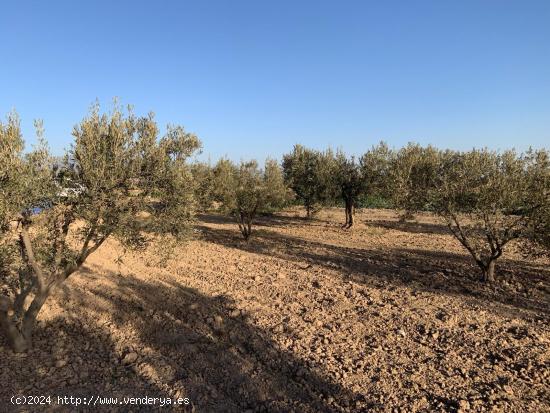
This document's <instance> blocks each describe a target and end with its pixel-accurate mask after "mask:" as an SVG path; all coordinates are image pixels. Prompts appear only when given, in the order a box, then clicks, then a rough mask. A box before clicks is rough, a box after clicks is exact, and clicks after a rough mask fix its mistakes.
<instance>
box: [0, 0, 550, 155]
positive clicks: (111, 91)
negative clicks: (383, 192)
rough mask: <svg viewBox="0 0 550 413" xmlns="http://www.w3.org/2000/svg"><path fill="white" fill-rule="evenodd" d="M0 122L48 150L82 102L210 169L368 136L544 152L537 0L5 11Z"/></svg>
mask: <svg viewBox="0 0 550 413" xmlns="http://www.w3.org/2000/svg"><path fill="white" fill-rule="evenodd" d="M0 39H1V49H0V50H1V55H0V56H1V57H0V59H1V61H0V116H2V117H3V116H4V115H5V113H6V112H8V111H9V110H11V109H12V108H15V109H16V110H17V111H18V112H19V113H20V115H21V117H22V124H23V129H24V132H25V135H26V139H27V140H28V141H29V142H32V139H33V138H32V137H33V135H34V133H33V128H32V120H33V118H42V119H43V120H44V124H45V128H46V135H47V138H48V140H49V141H50V144H51V147H52V148H53V150H54V151H55V152H56V153H61V152H62V148H63V147H66V146H67V145H68V143H69V142H70V141H71V135H70V132H71V129H72V126H73V125H74V124H75V123H76V122H78V120H80V119H81V118H82V117H83V116H84V115H85V113H86V111H87V110H88V108H89V106H90V104H91V103H92V102H93V101H94V100H95V99H96V98H97V99H99V100H100V102H101V103H102V104H103V106H104V107H108V106H109V105H110V104H111V100H112V98H113V96H118V97H119V98H120V100H121V102H122V103H132V104H133V105H134V106H135V110H136V112H137V113H138V114H145V113H147V112H148V111H150V110H153V111H154V112H155V113H156V114H157V120H158V121H159V123H160V124H161V125H165V124H166V123H168V122H171V123H179V124H182V125H184V126H185V127H186V129H187V130H189V131H192V132H195V133H196V134H198V135H199V137H200V138H201V139H202V141H203V143H204V155H203V157H207V156H208V155H210V156H211V158H212V159H213V160H214V159H216V158H218V157H219V156H222V155H228V156H230V157H231V158H233V159H235V160H238V159H240V158H249V157H257V158H259V159H263V158H265V157H266V156H272V157H276V158H280V157H281V154H282V153H284V152H287V151H288V150H290V149H291V147H292V145H293V144H294V143H297V142H299V143H302V144H305V145H308V146H313V147H319V148H321V147H326V146H327V145H331V146H332V147H342V148H343V149H345V150H346V151H347V152H349V153H362V152H364V151H365V150H366V149H367V148H369V147H370V146H371V145H372V144H373V143H376V142H378V141H379V140H381V139H384V140H386V141H387V142H388V143H389V144H390V145H392V146H401V145H403V144H405V143H406V142H408V141H411V140H414V141H418V142H420V143H422V144H427V143H432V144H435V145H437V146H439V147H450V148H455V149H469V148H471V147H473V146H478V147H479V146H488V147H491V148H495V149H498V148H500V149H502V148H507V147H511V146H514V147H516V148H519V149H520V150H522V149H525V148H526V147H527V146H528V145H533V146H535V147H543V146H546V147H550V1H548V0H541V1H528V0H526V1H520V0H516V1H504V0H492V1H491V0H475V1H462V0H461V1H451V0H433V1H408V0H407V1H366V0H365V1H357V2H346V1H332V2H322V1H310V2H306V1H288V2H285V1H269V2H268V1H246V2H245V1H219V2H213V1H193V2H187V1H173V2H169V1H149V2H144V1H114V0H113V1H87V2H84V1H70V2H69V1H66V2H61V1H35V2H29V1H9V2H2V3H0Z"/></svg>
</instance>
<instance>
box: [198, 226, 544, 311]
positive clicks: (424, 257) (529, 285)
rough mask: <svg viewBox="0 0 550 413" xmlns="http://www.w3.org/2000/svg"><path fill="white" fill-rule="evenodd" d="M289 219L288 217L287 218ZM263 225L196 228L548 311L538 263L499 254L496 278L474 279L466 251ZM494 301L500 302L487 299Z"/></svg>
mask: <svg viewBox="0 0 550 413" xmlns="http://www.w3.org/2000/svg"><path fill="white" fill-rule="evenodd" d="M276 220H277V221H276V222H277V225H280V224H282V223H284V220H286V218H284V217H283V218H282V221H281V218H280V217H277V218H276ZM292 220H293V219H292V218H290V222H293V221H292ZM228 222H230V221H220V223H228ZM301 225H304V223H303V222H302V223H301ZM313 225H316V223H314V224H313ZM416 225H424V224H416ZM269 226H270V224H269V219H268V218H261V219H259V220H258V225H257V230H256V231H255V232H253V234H252V237H251V239H250V241H249V242H248V243H245V242H243V241H242V239H241V238H240V237H239V234H238V232H237V231H233V230H228V229H225V228H212V227H208V226H200V227H199V228H200V229H201V231H202V234H203V238H204V239H205V240H206V241H209V242H213V243H217V244H220V245H224V246H227V247H232V248H237V249H240V250H244V251H248V252H252V253H258V254H265V255H268V256H275V257H278V258H281V259H285V260H287V261H291V262H296V263H302V264H303V263H304V262H307V263H308V264H310V265H312V266H313V265H316V266H321V267H325V268H328V269H331V270H336V271H338V272H339V273H340V274H341V276H342V277H346V278H348V279H351V280H353V281H355V282H359V283H362V284H365V285H368V286H373V287H377V288H388V287H389V288H391V287H392V286H393V287H395V286H408V287H411V288H412V289H418V290H422V291H428V292H435V293H439V294H449V295H459V296H462V297H464V299H466V300H469V301H470V302H471V304H473V305H479V306H480V307H483V309H486V310H490V311H493V312H497V313H499V314H500V315H503V316H505V317H510V318H512V317H518V316H520V317H525V318H533V317H535V318H537V317H544V318H549V317H550V282H549V281H550V271H549V270H548V269H547V268H542V266H536V265H529V264H528V263H526V262H520V261H514V260H505V259H501V260H500V261H499V263H498V264H497V276H498V277H499V281H498V282H497V283H495V284H494V285H486V284H483V283H480V282H479V281H478V280H479V270H478V268H477V266H475V263H474V262H473V261H472V260H471V259H470V257H469V256H467V255H460V254H455V253H448V252H443V251H441V252H437V251H426V250H421V249H391V250H375V249H373V250H369V249H360V248H352V247H343V246H335V245H330V244H325V243H322V242H317V241H311V240H305V239H302V238H298V237H294V236H289V235H286V234H283V233H280V232H274V231H272V230H270V229H268V228H269ZM434 226H435V225H434ZM330 230H334V228H331V229H330ZM426 231H429V229H426V228H424V229H422V231H421V232H426ZM438 231H439V230H438ZM503 281H505V283H503ZM497 303H498V304H505V305H506V306H498V307H497V306H493V305H491V304H497ZM508 306H512V307H513V308H509V307H508ZM516 310H524V311H521V313H520V312H517V311H516Z"/></svg>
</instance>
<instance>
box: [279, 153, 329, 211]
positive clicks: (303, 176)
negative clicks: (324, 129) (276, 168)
mask: <svg viewBox="0 0 550 413" xmlns="http://www.w3.org/2000/svg"><path fill="white" fill-rule="evenodd" d="M332 158H333V154H332V152H331V151H330V150H328V151H326V152H320V151H316V150H313V149H308V148H305V147H304V146H302V145H295V146H294V148H293V150H292V152H291V153H288V154H286V155H284V156H283V171H284V177H285V182H286V183H287V185H288V186H289V187H290V188H291V189H292V190H293V191H294V193H295V194H296V197H297V198H298V199H299V200H300V201H301V202H302V204H303V205H304V207H305V209H306V216H307V218H311V217H312V216H313V215H314V214H315V212H316V211H317V210H318V206H319V205H321V204H323V203H326V202H327V201H328V200H330V199H332V198H333V196H334V176H333V173H334V168H333V162H332Z"/></svg>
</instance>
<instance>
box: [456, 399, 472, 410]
mask: <svg viewBox="0 0 550 413" xmlns="http://www.w3.org/2000/svg"><path fill="white" fill-rule="evenodd" d="M468 410H470V402H469V401H468V400H460V401H459V402H458V411H459V412H466V411H468Z"/></svg>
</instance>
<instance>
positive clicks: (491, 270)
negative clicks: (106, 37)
mask: <svg viewBox="0 0 550 413" xmlns="http://www.w3.org/2000/svg"><path fill="white" fill-rule="evenodd" d="M36 127H37V135H38V144H37V145H36V146H35V147H34V148H33V149H32V150H30V151H28V152H26V151H25V145H24V141H23V138H22V135H21V130H20V126H19V119H18V117H17V115H16V114H15V113H12V114H9V115H8V117H7V120H6V122H5V123H0V191H1V192H0V195H1V196H0V230H1V233H0V277H1V278H0V282H1V294H0V327H1V329H2V332H3V334H4V335H5V336H6V337H7V339H8V341H9V343H10V345H11V347H12V348H13V349H14V350H15V351H18V352H20V351H24V350H26V349H28V348H29V347H30V346H31V344H32V334H33V329H34V326H35V324H36V319H37V316H38V314H39V312H40V310H41V308H42V307H43V305H44V303H45V302H46V300H47V299H48V297H49V296H50V294H51V292H52V290H54V289H55V288H57V287H59V286H60V285H61V284H62V283H63V282H64V281H65V280H66V279H67V278H68V277H70V276H71V275H72V274H74V273H75V272H76V271H77V270H78V269H79V268H80V267H81V266H82V265H83V264H84V262H85V261H86V260H87V258H88V257H89V256H90V255H91V254H92V253H93V252H94V251H96V250H97V249H98V248H99V247H100V246H101V245H102V244H103V243H104V242H105V241H106V239H107V238H108V237H115V238H117V239H118V240H119V241H120V242H122V243H123V244H124V245H125V246H127V247H131V248H142V247H144V246H145V245H147V243H148V241H149V240H150V239H151V237H153V236H155V235H159V234H160V235H163V236H169V237H173V238H174V239H178V240H180V239H184V238H185V237H186V236H187V234H188V233H189V229H190V227H191V225H192V223H193V220H194V214H195V211H196V210H200V211H203V212H206V211H211V210H217V211H219V212H222V213H225V214H229V215H231V216H233V217H234V218H235V219H236V221H237V226H238V228H239V230H240V232H241V234H242V236H243V238H244V239H245V240H246V241H248V240H249V239H250V236H251V234H252V229H253V224H254V220H255V218H256V217H257V215H258V214H264V213H272V212H275V211H277V210H280V209H281V208H283V207H285V206H286V205H289V202H291V201H292V200H293V199H295V200H296V201H299V202H301V203H302V204H303V206H304V208H305V210H306V216H307V217H308V218H311V217H312V216H313V214H314V212H315V211H316V210H318V209H319V208H320V207H322V206H323V205H335V204H339V203H341V204H342V205H343V206H344V211H345V223H344V228H346V229H349V228H351V227H352V226H353V224H354V210H355V208H356V207H357V205H358V200H359V199H360V198H361V197H363V196H378V197H383V198H385V199H387V200H388V201H389V202H390V203H391V204H392V205H393V206H394V207H395V208H396V209H398V210H399V211H401V215H402V217H404V218H411V217H413V216H414V214H415V213H417V212H418V211H431V212H433V213H435V214H436V215H437V216H439V217H440V218H441V219H442V221H443V222H444V223H445V225H446V226H447V228H448V229H449V231H450V233H451V234H452V235H453V236H454V237H455V238H456V239H457V240H458V241H459V242H460V244H462V246H463V247H464V248H465V249H466V250H467V251H468V252H469V254H470V255H471V256H472V258H473V259H474V261H475V263H476V264H477V265H478V267H479V269H480V271H481V279H482V280H483V281H486V282H492V281H494V280H495V277H496V276H495V263H496V262H497V260H498V259H499V258H500V257H501V256H502V255H503V254H504V253H505V250H506V247H507V246H508V245H509V244H510V243H511V242H512V241H517V242H518V244H520V245H521V246H522V248H523V251H525V252H526V253H532V254H534V253H547V251H548V248H549V247H550V230H549V229H550V156H549V153H548V151H547V150H538V151H534V150H530V151H528V152H526V153H524V154H517V153H516V152H514V151H505V152H494V151H489V150H472V151H467V152H457V151H450V150H446V151H442V150H439V149H436V148H434V147H431V146H428V147H422V146H420V145H417V144H409V145H407V146H405V147H404V148H401V149H398V150H393V149H390V148H389V147H388V146H387V145H386V144H385V143H383V142H382V143H380V144H378V145H377V146H373V147H372V148H371V149H370V150H368V151H367V152H366V153H365V154H364V155H362V156H361V157H359V158H358V159H359V160H358V161H356V160H355V158H354V157H347V156H346V155H345V154H344V153H343V152H342V151H337V152H333V151H332V150H330V149H328V150H326V151H318V150H313V149H308V148H305V147H303V146H301V145H296V146H295V147H294V148H293V150H292V152H291V153H289V154H286V155H284V157H283V161H282V164H281V165H279V163H277V161H275V160H270V159H268V160H267V161H266V162H265V165H264V167H263V168H260V167H259V165H258V162H257V161H255V160H252V161H248V162H241V163H240V164H235V163H233V162H232V161H231V160H229V159H220V160H219V161H218V162H217V163H216V164H215V165H214V166H210V165H209V164H205V163H194V164H189V162H188V160H189V158H190V157H191V156H192V155H193V154H194V153H195V152H196V151H197V150H198V149H199V148H200V142H199V140H198V138H197V137H196V136H195V135H193V134H189V133H187V132H185V130H184V129H183V128H182V127H179V126H168V128H167V132H166V134H165V135H164V136H162V137H159V128H158V126H157V124H156V122H155V120H154V117H153V115H152V114H150V115H147V116H143V117H137V116H135V115H134V113H133V112H132V110H131V108H128V110H123V109H122V108H120V107H119V106H117V105H115V106H114V108H113V110H112V111H111V112H110V113H101V112H100V110H99V106H98V105H95V106H94V107H93V108H92V110H91V111H90V113H89V114H88V115H87V116H86V117H85V118H84V119H83V120H82V121H81V122H80V123H79V124H77V125H76V126H75V127H74V130H73V137H74V142H73V145H72V146H71V148H70V149H69V150H68V151H67V153H66V155H65V157H64V158H63V159H62V160H58V161H54V158H52V156H51V155H50V154H49V151H48V148H47V144H46V142H45V140H44V138H43V130H42V125H41V123H40V122H37V123H36Z"/></svg>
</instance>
